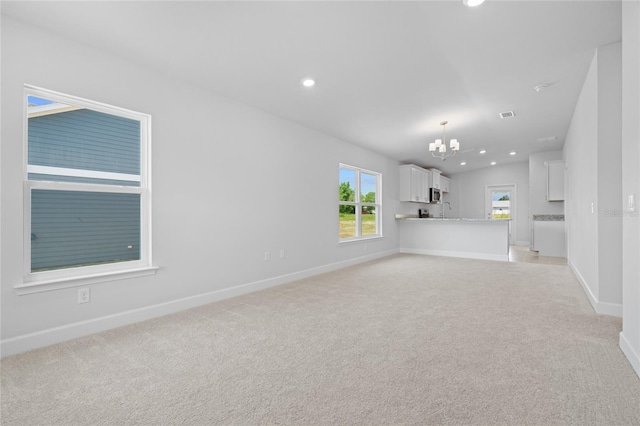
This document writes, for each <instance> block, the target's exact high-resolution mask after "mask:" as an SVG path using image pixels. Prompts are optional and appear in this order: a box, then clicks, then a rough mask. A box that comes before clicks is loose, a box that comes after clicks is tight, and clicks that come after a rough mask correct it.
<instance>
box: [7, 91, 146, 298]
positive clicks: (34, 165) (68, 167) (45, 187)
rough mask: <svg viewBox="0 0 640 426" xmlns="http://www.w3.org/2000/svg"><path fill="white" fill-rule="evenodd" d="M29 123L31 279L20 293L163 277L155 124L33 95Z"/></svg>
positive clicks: (61, 97) (111, 109)
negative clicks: (155, 222) (154, 254)
mask: <svg viewBox="0 0 640 426" xmlns="http://www.w3.org/2000/svg"><path fill="white" fill-rule="evenodd" d="M24 121H25V129H24V133H25V138H24V139H25V141H24V146H25V155H24V158H25V164H24V279H23V283H22V284H21V285H18V286H16V287H18V288H20V289H27V290H29V289H31V290H29V291H25V292H31V291H42V290H45V289H47V290H48V289H52V288H58V287H68V286H72V285H84V284H91V283H94V282H101V281H110V280H113V279H117V278H129V277H134V276H140V275H148V274H151V273H154V272H155V269H156V268H154V267H152V266H151V190H150V188H151V185H150V180H149V177H150V170H149V164H150V127H151V117H150V116H149V115H147V114H142V113H138V112H134V111H129V110H125V109H122V108H119V107H115V106H110V105H105V104H102V103H98V102H94V101H90V100H86V99H81V98H78V97H74V96H70V95H65V94H61V93H57V92H53V91H49V90H45V89H40V88H36V87H32V86H26V87H25V120H24ZM43 286H44V287H43ZM33 289H36V290H33Z"/></svg>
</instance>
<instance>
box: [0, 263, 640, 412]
mask: <svg viewBox="0 0 640 426" xmlns="http://www.w3.org/2000/svg"><path fill="white" fill-rule="evenodd" d="M620 325H621V324H620V320H619V319H617V318H613V317H606V316H597V315H595V314H594V313H593V311H592V309H591V307H590V305H589V303H588V301H587V300H586V298H585V296H584V294H583V293H582V290H581V288H580V286H579V283H578V282H577V281H576V279H575V278H574V276H573V275H572V273H571V271H570V270H569V269H568V267H567V266H554V265H536V264H525V263H508V262H490V261H478V260H466V259H453V258H444V257H431V256H418V255H397V256H392V257H388V258H385V259H381V260H379V261H375V262H370V263H366V264H362V265H358V266H354V267H350V268H346V269H343V270H340V271H336V272H333V273H329V274H324V275H321V276H317V277H312V278H309V279H305V280H302V281H298V282H295V283H291V284H288V285H284V286H280V287H276V288H273V289H270V290H266V291H262V292H259V293H254V294H250V295H247V296H243V297H239V298H235V299H231V300H227V301H224V302H220V303H215V304H211V305H207V306H203V307H200V308H196V309H192V310H189V311H185V312H182V313H179V314H175V315H170V316H167V317H163V318H159V319H156V320H151V321H146V322H143V323H139V324H135V325H131V326H127V327H123V328H120V329H117V330H112V331H108V332H104V333H100V334H97V335H93V336H89V337H86V338H81V339H77V340H75V341H72V342H67V343H63V344H59V345H55V346H51V347H48V348H43V349H39V350H35V351H31V352H29V353H25V354H21V355H17V356H13V357H8V358H5V359H3V360H2V388H1V390H2V405H1V408H2V424H3V425H34V424H54V425H89V424H92V425H93V424H97V425H102V424H104V425H114V424H131V425H134V424H143V425H158V424H166V425H172V424H189V425H205V424H225V425H226V424H241V425H251V424H287V425H316V424H318V425H321V424H340V425H346V424H348V425H358V424H362V425H373V424H456V425H460V424H476V425H495V424H517V425H522V424H581V425H582V424H591V425H638V424H640V379H639V378H638V376H636V375H635V373H634V372H633V370H632V368H631V366H630V365H629V364H628V362H627V361H626V359H625V358H624V356H623V355H622V353H621V351H620V350H619V348H618V333H619V332H620Z"/></svg>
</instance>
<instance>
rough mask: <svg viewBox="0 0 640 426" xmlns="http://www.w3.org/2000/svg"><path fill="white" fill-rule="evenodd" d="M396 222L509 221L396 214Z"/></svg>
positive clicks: (502, 220)
mask: <svg viewBox="0 0 640 426" xmlns="http://www.w3.org/2000/svg"><path fill="white" fill-rule="evenodd" d="M396 219H397V220H411V221H414V220H422V221H427V222H508V221H510V220H511V219H473V218H465V217H445V218H442V217H418V216H417V215H408V214H397V215H396Z"/></svg>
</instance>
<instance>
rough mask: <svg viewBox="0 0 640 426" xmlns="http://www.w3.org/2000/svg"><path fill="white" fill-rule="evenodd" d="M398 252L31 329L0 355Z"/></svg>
mask: <svg viewBox="0 0 640 426" xmlns="http://www.w3.org/2000/svg"><path fill="white" fill-rule="evenodd" d="M397 253H398V250H396V249H394V250H387V251H384V252H380V253H375V254H370V255H367V256H361V257H357V258H354V259H349V260H343V261H340V262H335V263H331V264H328V265H323V266H318V267H315V268H310V269H306V270H303V271H298V272H293V273H291V274H286V275H280V276H277V277H273V278H268V279H265V280H260V281H255V282H252V283H247V284H241V285H238V286H234V287H230V288H225V289H221V290H215V291H211V292H207V293H203V294H197V295H194V296H189V297H184V298H181V299H176V300H171V301H169V302H164V303H159V304H157V305H151V306H145V307H143V308H139V309H133V310H130V311H125V312H120V313H117V314H113V315H107V316H104V317H100V318H94V319H91V320H87V321H80V322H76V323H73V324H68V325H64V326H61V327H54V328H49V329H46V330H41V331H38V332H35V333H29V334H24V335H21V336H16V337H11V338H8V339H3V340H2V341H0V356H2V357H5V356H9V355H15V354H18V353H22V352H26V351H29V350H32V349H37V348H41V347H45V346H49V345H53V344H56V343H61V342H65V341H67V340H72V339H76V338H78V337H83V336H87V335H90V334H94V333H99V332H102V331H106V330H110V329H113V328H117V327H122V326H124V325H129V324H134V323H136V322H140V321H145V320H148V319H152V318H157V317H160V316H163V315H169V314H172V313H175V312H179V311H183V310H186V309H191V308H195V307H197V306H201V305H206V304H208V303H213V302H217V301H220V300H224V299H229V298H231V297H236V296H241V295H243V294H247V293H252V292H255V291H259V290H264V289H267V288H269V287H275V286H278V285H282V284H286V283H289V282H292V281H296V280H300V279H303V278H308V277H311V276H314V275H319V274H323V273H326V272H331V271H335V270H337V269H342V268H346V267H348V266H353V265H357V264H359V263H364V262H368V261H371V260H375V259H379V258H382V257H387V256H391V255H394V254H397Z"/></svg>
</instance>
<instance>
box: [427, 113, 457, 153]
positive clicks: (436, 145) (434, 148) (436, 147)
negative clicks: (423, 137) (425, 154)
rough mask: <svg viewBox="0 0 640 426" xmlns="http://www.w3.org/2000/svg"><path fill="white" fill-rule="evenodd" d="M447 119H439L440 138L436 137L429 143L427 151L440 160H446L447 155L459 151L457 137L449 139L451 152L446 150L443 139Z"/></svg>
mask: <svg viewBox="0 0 640 426" xmlns="http://www.w3.org/2000/svg"><path fill="white" fill-rule="evenodd" d="M447 123H448V121H446V120H445V121H441V122H440V125H441V126H442V139H436V141H435V142H432V143H430V144H429V152H431V155H433V156H434V157H436V158H439V159H441V160H442V161H444V160H446V159H447V158H448V157H453V156H454V155H456V152H458V151H460V144H459V143H458V140H457V139H451V141H450V142H449V147H450V148H451V152H447V140H446V139H445V134H446V126H447Z"/></svg>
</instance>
